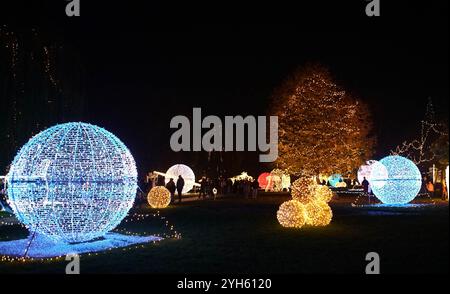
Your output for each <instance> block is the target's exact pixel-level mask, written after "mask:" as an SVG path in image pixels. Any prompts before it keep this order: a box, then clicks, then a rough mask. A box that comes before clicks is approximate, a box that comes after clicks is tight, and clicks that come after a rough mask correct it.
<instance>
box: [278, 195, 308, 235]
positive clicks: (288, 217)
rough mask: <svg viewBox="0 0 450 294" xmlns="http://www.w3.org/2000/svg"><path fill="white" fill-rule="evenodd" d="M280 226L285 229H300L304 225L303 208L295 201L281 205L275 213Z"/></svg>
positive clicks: (304, 211)
mask: <svg viewBox="0 0 450 294" xmlns="http://www.w3.org/2000/svg"><path fill="white" fill-rule="evenodd" d="M277 219H278V222H279V223H280V225H282V226H283V227H286V228H301V227H303V226H304V225H305V223H306V210H305V206H304V205H303V204H301V203H300V202H298V201H296V200H290V201H287V202H284V203H283V204H281V206H280V208H279V209H278V212H277Z"/></svg>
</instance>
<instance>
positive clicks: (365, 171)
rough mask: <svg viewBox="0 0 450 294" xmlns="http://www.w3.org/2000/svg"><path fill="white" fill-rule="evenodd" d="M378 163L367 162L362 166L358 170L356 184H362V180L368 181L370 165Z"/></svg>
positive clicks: (370, 170) (370, 171)
mask: <svg viewBox="0 0 450 294" xmlns="http://www.w3.org/2000/svg"><path fill="white" fill-rule="evenodd" d="M376 162H378V161H376V160H368V161H366V164H363V165H361V166H360V167H359V169H358V182H359V183H360V184H362V182H363V181H364V178H366V180H367V181H368V180H369V179H370V174H371V173H372V167H373V166H372V165H373V164H374V163H376Z"/></svg>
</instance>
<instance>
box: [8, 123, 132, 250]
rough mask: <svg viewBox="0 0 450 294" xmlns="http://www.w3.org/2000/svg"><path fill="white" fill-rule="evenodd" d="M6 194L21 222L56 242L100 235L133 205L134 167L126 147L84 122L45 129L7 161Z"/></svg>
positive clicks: (93, 237) (114, 225)
mask: <svg viewBox="0 0 450 294" xmlns="http://www.w3.org/2000/svg"><path fill="white" fill-rule="evenodd" d="M7 179H8V184H9V186H8V198H9V202H10V205H11V207H12V209H13V211H14V213H15V215H16V216H17V218H18V219H19V221H20V222H22V223H23V224H25V226H26V227H27V228H28V229H29V230H30V231H31V232H36V233H39V234H42V235H45V236H47V237H49V238H50V239H52V240H53V241H55V242H62V243H78V242H84V241H89V240H92V239H96V238H100V237H103V236H104V235H105V234H106V233H107V232H109V231H111V230H112V229H114V228H115V227H116V226H117V225H119V224H120V222H121V221H122V220H123V219H124V218H125V216H126V215H127V213H128V211H129V209H130V208H131V207H132V205H133V203H134V199H135V196H136V189H137V171H136V164H135V162H134V159H133V156H132V155H131V153H130V151H129V150H128V148H127V147H126V146H125V145H124V144H123V143H122V141H120V140H119V139H118V138H117V137H116V136H114V135H113V134H112V133H110V132H108V131H106V130H105V129H102V128H100V127H97V126H94V125H90V124H86V123H66V124H61V125H57V126H54V127H52V128H49V129H47V130H45V131H43V132H41V133H39V134H37V135H36V136H34V137H33V138H31V139H30V141H28V143H26V144H25V145H24V146H23V147H22V148H21V149H20V151H19V152H18V154H17V155H16V157H15V158H14V161H13V162H12V164H11V168H10V171H9V174H8V175H7Z"/></svg>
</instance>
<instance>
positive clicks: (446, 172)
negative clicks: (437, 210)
mask: <svg viewBox="0 0 450 294" xmlns="http://www.w3.org/2000/svg"><path fill="white" fill-rule="evenodd" d="M448 172H449V170H448V166H447V168H446V169H445V181H446V182H445V183H446V184H447V200H448V199H449V197H448V182H449V180H448V176H449V174H448Z"/></svg>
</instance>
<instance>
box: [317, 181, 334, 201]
mask: <svg viewBox="0 0 450 294" xmlns="http://www.w3.org/2000/svg"><path fill="white" fill-rule="evenodd" d="M314 199H315V201H320V202H325V203H328V202H330V201H331V199H333V191H331V189H330V188H328V187H327V186H325V185H316V186H315V189H314Z"/></svg>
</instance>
